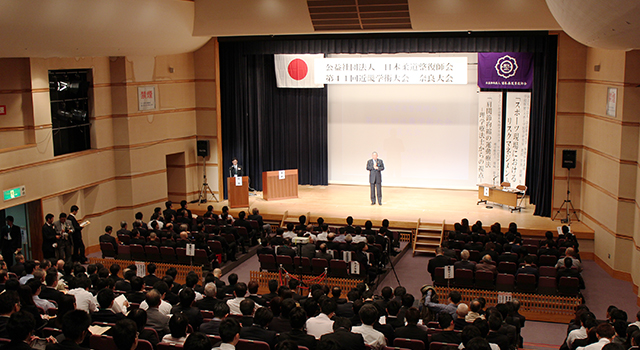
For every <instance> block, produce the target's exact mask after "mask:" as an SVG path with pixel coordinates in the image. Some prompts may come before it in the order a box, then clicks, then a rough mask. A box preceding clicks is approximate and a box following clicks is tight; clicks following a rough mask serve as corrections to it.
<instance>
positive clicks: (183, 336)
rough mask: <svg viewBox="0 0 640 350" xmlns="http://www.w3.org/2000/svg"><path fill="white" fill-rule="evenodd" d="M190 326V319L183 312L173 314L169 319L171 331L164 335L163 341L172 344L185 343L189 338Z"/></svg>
mask: <svg viewBox="0 0 640 350" xmlns="http://www.w3.org/2000/svg"><path fill="white" fill-rule="evenodd" d="M188 327H189V319H188V318H187V316H185V315H184V314H183V313H182V312H180V313H177V314H175V315H173V316H171V319H170V320H169V329H170V330H171V333H169V334H167V335H165V336H164V337H162V342H163V343H169V344H171V345H183V344H184V342H185V341H186V340H187V328H188Z"/></svg>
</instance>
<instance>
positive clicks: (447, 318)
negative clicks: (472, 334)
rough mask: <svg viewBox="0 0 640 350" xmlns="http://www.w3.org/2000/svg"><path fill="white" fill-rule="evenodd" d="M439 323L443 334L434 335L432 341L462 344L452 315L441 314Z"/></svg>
mask: <svg viewBox="0 0 640 350" xmlns="http://www.w3.org/2000/svg"><path fill="white" fill-rule="evenodd" d="M438 323H439V324H440V328H441V329H442V332H438V333H434V334H432V335H431V341H435V342H439V343H447V344H460V343H461V342H462V339H461V338H460V334H458V333H456V332H455V331H454V330H453V329H454V327H455V324H454V322H453V317H452V316H451V314H450V313H448V312H446V311H442V312H440V313H439V314H438ZM396 332H397V331H396Z"/></svg>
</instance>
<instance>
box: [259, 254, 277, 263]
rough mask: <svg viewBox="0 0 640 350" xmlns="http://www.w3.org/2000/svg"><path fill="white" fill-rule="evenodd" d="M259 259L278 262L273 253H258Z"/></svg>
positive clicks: (263, 261) (264, 261)
mask: <svg viewBox="0 0 640 350" xmlns="http://www.w3.org/2000/svg"><path fill="white" fill-rule="evenodd" d="M258 261H259V262H261V263H273V264H275V263H276V257H275V256H273V255H271V254H258Z"/></svg>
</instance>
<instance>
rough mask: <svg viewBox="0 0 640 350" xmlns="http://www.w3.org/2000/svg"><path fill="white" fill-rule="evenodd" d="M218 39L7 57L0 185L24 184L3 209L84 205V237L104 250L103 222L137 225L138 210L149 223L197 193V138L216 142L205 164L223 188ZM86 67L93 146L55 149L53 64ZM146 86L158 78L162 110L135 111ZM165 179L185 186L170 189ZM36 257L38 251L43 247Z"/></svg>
mask: <svg viewBox="0 0 640 350" xmlns="http://www.w3.org/2000/svg"><path fill="white" fill-rule="evenodd" d="M214 47H215V39H213V40H212V41H210V42H209V43H208V44H206V45H205V46H204V47H203V48H201V49H200V50H198V51H196V52H192V53H185V54H178V55H169V56H158V57H91V58H30V59H27V58H25V59H8V58H2V59H0V74H2V77H3V79H1V80H0V105H7V115H6V116H2V118H0V140H1V141H0V164H2V166H1V168H0V185H1V186H0V187H2V189H8V188H13V187H17V186H21V185H24V186H26V192H27V195H26V196H25V197H22V198H19V199H15V200H11V201H7V202H4V201H3V202H0V209H3V208H8V207H12V206H15V205H18V204H22V203H27V202H32V201H39V200H42V215H44V214H46V213H53V214H54V215H55V216H56V217H57V216H58V214H59V213H60V212H66V213H68V211H69V208H70V207H71V205H73V204H77V205H78V206H79V207H80V212H79V217H80V218H82V219H83V220H85V219H86V220H90V221H91V225H90V226H88V227H87V228H86V229H85V230H83V236H84V241H85V245H86V246H87V247H90V246H91V249H90V251H97V250H99V249H98V236H99V235H101V234H102V233H103V232H104V227H105V226H106V225H111V226H113V227H114V228H116V227H117V226H118V224H119V222H120V221H122V220H125V221H127V222H129V223H131V222H132V221H133V216H134V213H135V212H138V211H141V212H142V213H143V214H144V216H145V217H144V219H145V221H147V220H148V218H149V216H150V215H151V213H152V212H153V208H154V207H157V206H160V207H162V208H164V202H165V201H166V200H167V198H169V197H172V199H176V200H180V199H185V198H186V199H187V200H192V199H195V198H197V196H198V190H199V188H200V185H201V184H202V158H197V157H196V139H197V138H200V137H202V138H206V139H209V140H211V150H210V153H211V154H212V156H210V157H209V158H208V159H207V172H208V175H209V177H210V180H209V185H210V186H211V188H212V189H213V191H214V192H217V190H218V181H217V178H218V174H217V172H218V170H217V156H216V155H217V153H218V151H217V142H216V138H217V127H216V121H215V118H216V116H215V111H216V108H217V106H216V101H217V99H216V97H215V94H216V84H217V83H216V81H215V69H214V61H215V55H216V54H217V53H216V52H215V50H214ZM86 68H90V69H92V70H93V89H92V92H91V100H92V102H91V103H92V106H93V110H92V112H91V114H90V120H91V123H92V126H91V149H90V150H87V151H83V152H77V153H71V154H66V155H62V156H57V157H54V155H53V142H52V130H51V112H50V100H49V79H48V71H49V70H54V69H86ZM171 71H173V72H171ZM7 77H8V78H7ZM212 77H213V78H212ZM139 86H155V88H156V95H157V98H156V110H153V111H142V112H141V111H138V100H137V94H138V87H139ZM200 106H203V108H202V109H200V108H199V107H200ZM212 111H213V115H212V113H211V112H212ZM210 118H213V119H214V120H213V121H211V120H209V119H210ZM175 154H179V155H181V156H180V159H183V161H182V164H181V165H179V166H176V165H175V164H172V165H171V167H169V168H170V169H171V170H168V167H167V155H175ZM182 155H183V156H182ZM171 172H176V173H177V175H175V176H174V175H171V174H170V173H171ZM168 177H169V179H171V178H177V179H178V180H177V181H179V182H181V184H182V188H183V190H182V191H178V192H177V193H172V194H171V195H170V194H168V184H167V183H168ZM193 206H195V204H194V205H193ZM31 233H32V234H36V235H40V230H39V228H38V229H35V230H32V232H31ZM34 256H35V257H40V256H41V249H40V247H34Z"/></svg>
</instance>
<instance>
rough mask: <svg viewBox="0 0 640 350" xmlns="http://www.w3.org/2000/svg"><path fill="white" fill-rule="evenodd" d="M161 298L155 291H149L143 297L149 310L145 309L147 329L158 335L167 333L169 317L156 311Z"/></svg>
mask: <svg viewBox="0 0 640 350" xmlns="http://www.w3.org/2000/svg"><path fill="white" fill-rule="evenodd" d="M161 298H162V296H161V295H160V292H158V291H157V290H155V289H152V290H150V291H149V292H148V293H147V295H146V296H145V300H146V302H147V305H148V306H149V308H148V309H147V324H146V326H147V327H149V328H153V329H155V330H156V332H158V335H159V336H160V334H162V335H164V334H167V333H169V316H167V315H165V314H163V313H161V312H160V310H158V306H160V301H161Z"/></svg>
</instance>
